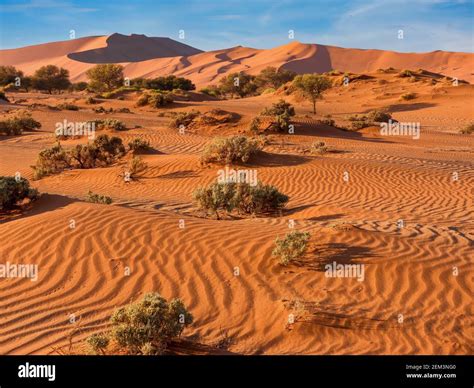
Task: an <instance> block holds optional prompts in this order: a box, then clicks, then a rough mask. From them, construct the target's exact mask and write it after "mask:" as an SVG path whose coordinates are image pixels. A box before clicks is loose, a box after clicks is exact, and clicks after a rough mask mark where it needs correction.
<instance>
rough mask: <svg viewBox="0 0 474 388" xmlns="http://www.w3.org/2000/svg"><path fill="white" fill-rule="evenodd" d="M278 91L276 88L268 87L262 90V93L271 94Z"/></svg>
mask: <svg viewBox="0 0 474 388" xmlns="http://www.w3.org/2000/svg"><path fill="white" fill-rule="evenodd" d="M275 92H276V89H274V88H266V89H265V90H263V91H262V93H261V94H271V93H275Z"/></svg>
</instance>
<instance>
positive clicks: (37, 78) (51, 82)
mask: <svg viewBox="0 0 474 388" xmlns="http://www.w3.org/2000/svg"><path fill="white" fill-rule="evenodd" d="M32 86H33V88H34V89H37V90H46V91H48V92H49V93H50V94H51V93H52V92H53V91H55V90H56V91H60V90H65V89H67V88H69V87H70V86H71V82H70V81H69V71H68V70H66V69H63V68H62V67H61V68H59V67H57V66H54V65H47V66H43V67H40V68H39V69H38V70H36V72H35V74H34V76H33V78H32Z"/></svg>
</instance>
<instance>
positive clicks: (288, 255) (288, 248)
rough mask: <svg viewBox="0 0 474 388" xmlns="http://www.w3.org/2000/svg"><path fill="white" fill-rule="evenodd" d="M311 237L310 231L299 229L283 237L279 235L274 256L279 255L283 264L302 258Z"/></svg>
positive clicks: (273, 252)
mask: <svg viewBox="0 0 474 388" xmlns="http://www.w3.org/2000/svg"><path fill="white" fill-rule="evenodd" d="M309 237H310V234H309V233H308V232H299V231H293V232H289V233H287V234H286V236H285V237H284V238H283V239H280V238H279V237H277V239H276V241H275V248H274V249H273V251H272V256H274V257H277V258H278V259H279V262H280V264H282V265H288V264H290V263H291V262H293V261H295V260H298V259H300V258H301V257H302V256H303V255H304V253H305V252H306V249H307V247H308V241H309Z"/></svg>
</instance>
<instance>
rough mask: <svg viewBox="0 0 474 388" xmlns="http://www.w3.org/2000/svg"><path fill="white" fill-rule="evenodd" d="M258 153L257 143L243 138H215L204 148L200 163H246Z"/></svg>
mask: <svg viewBox="0 0 474 388" xmlns="http://www.w3.org/2000/svg"><path fill="white" fill-rule="evenodd" d="M258 151H260V146H259V144H258V142H257V141H256V140H253V139H248V138H247V137H245V136H232V137H226V138H215V139H214V140H213V141H212V142H211V143H210V144H208V145H207V146H206V147H205V148H204V152H203V154H202V156H201V162H202V163H203V164H207V163H220V164H231V163H233V162H239V161H240V162H243V163H247V162H248V161H249V159H250V157H251V156H252V155H255V154H256V153H257V152H258Z"/></svg>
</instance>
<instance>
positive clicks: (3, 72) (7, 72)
mask: <svg viewBox="0 0 474 388" xmlns="http://www.w3.org/2000/svg"><path fill="white" fill-rule="evenodd" d="M17 77H20V83H21V78H23V72H22V71H20V70H17V69H16V68H15V67H14V66H0V86H7V85H9V84H12V83H15V81H16V80H17Z"/></svg>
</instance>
